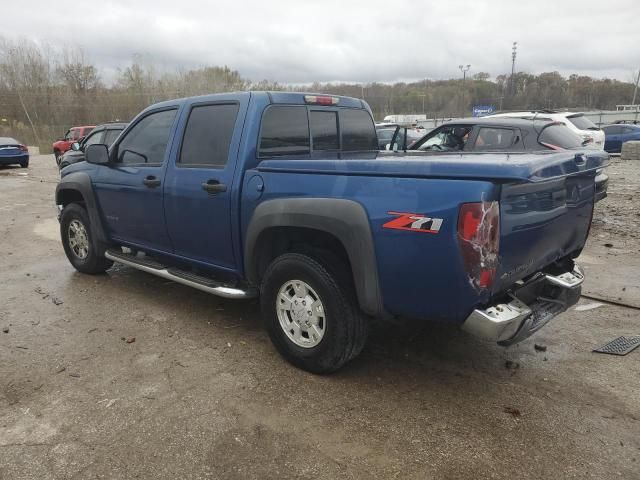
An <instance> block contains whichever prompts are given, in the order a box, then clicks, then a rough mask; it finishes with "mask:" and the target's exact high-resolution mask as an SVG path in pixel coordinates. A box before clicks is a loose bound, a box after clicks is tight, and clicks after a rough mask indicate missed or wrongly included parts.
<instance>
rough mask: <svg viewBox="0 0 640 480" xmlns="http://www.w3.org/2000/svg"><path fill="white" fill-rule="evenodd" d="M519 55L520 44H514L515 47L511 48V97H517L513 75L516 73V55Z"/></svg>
mask: <svg viewBox="0 0 640 480" xmlns="http://www.w3.org/2000/svg"><path fill="white" fill-rule="evenodd" d="M517 54H518V42H513V46H512V47H511V82H510V83H511V96H512V97H513V96H515V94H516V88H515V84H514V83H513V75H514V73H515V71H516V55H517Z"/></svg>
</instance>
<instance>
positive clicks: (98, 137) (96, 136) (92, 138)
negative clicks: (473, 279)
mask: <svg viewBox="0 0 640 480" xmlns="http://www.w3.org/2000/svg"><path fill="white" fill-rule="evenodd" d="M103 137H104V130H101V131H99V132H96V133H93V134H91V135H89V136H88V137H87V139H86V140H85V142H84V146H85V147H87V146H89V145H93V144H95V143H102V138H103Z"/></svg>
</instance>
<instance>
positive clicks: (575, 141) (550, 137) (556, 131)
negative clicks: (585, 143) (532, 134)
mask: <svg viewBox="0 0 640 480" xmlns="http://www.w3.org/2000/svg"><path fill="white" fill-rule="evenodd" d="M538 143H540V144H542V145H544V146H545V147H549V148H553V147H559V148H566V149H571V148H579V147H581V146H582V138H581V137H580V136H579V135H577V134H575V133H573V132H572V131H571V130H569V128H568V127H566V126H565V125H559V124H557V125H556V124H552V125H549V126H548V127H545V128H544V129H543V130H542V132H540V135H538Z"/></svg>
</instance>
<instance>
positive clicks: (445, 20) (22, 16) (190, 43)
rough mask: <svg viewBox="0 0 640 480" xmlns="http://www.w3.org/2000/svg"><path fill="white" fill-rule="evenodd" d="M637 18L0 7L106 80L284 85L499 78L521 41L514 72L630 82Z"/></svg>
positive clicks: (16, 27) (485, 6)
mask: <svg viewBox="0 0 640 480" xmlns="http://www.w3.org/2000/svg"><path fill="white" fill-rule="evenodd" d="M639 16H640V2H637V1H636V0H619V1H617V2H616V3H615V8H612V7H611V5H610V4H608V3H606V2H585V1H584V0H564V1H557V0H555V1H549V0H541V1H537V2H514V1H512V0H491V1H489V0H484V1H482V0H457V1H450V2H443V1H423V2H419V1H416V0H412V1H408V0H395V1H393V2H389V1H382V0H370V1H362V0H351V1H347V0H325V1H322V2H319V1H302V0H297V1H291V0H273V1H260V2H259V1H254V0H240V1H206V0H183V1H181V2H175V1H173V2H166V1H150V0H139V1H138V0H137V1H135V2H134V1H131V0H129V1H125V0H106V1H105V2H101V3H100V4H96V5H92V4H86V3H85V4H84V7H83V8H78V3H77V2H71V1H67V0H62V1H56V2H51V1H50V0H39V1H37V0H23V1H21V2H8V4H6V5H3V18H4V21H3V28H2V34H3V35H4V36H5V37H8V38H18V37H27V38H30V39H33V40H37V41H38V42H40V43H48V44H51V45H54V46H75V45H78V46H81V47H82V48H83V49H84V50H85V52H86V54H87V56H88V58H89V59H90V60H91V61H93V62H94V63H96V64H97V65H98V66H99V68H100V69H101V71H102V73H103V76H105V77H109V76H112V75H113V72H115V71H116V70H117V68H118V67H123V66H125V65H127V64H128V63H129V62H130V60H131V57H132V55H133V54H136V53H138V54H143V55H146V56H147V57H148V58H152V59H153V60H154V62H156V63H158V64H159V66H160V67H161V68H167V69H174V68H190V67H196V66H203V65H211V64H213V65H227V66H229V67H230V68H233V69H237V70H239V71H240V73H241V74H242V75H243V76H245V77H248V78H250V79H252V80H261V79H269V80H277V81H279V82H282V83H306V82H314V81H354V82H372V81H384V82H388V81H395V80H400V79H421V78H432V79H441V78H451V77H456V76H459V73H460V72H459V70H458V65H459V64H471V72H470V73H471V74H473V73H474V72H479V71H485V72H489V73H490V74H491V75H492V76H496V75H499V74H501V73H506V72H509V71H510V70H511V43H512V42H513V41H518V57H517V61H516V65H517V70H519V71H526V72H530V73H540V72H542V71H553V70H558V71H559V72H561V73H562V74H564V75H569V74H571V73H578V74H586V75H592V76H596V77H611V78H618V79H620V80H624V81H629V80H630V78H631V76H632V72H633V70H634V69H637V68H638V66H639V65H637V64H638V63H640V58H639V57H638V55H637V54H635V53H632V52H633V51H634V50H635V45H638V44H639V43H640V30H638V29H637V28H636V27H635V24H634V22H632V21H630V20H631V19H633V18H638V17H639ZM7 19H16V20H17V21H10V22H7ZM632 46H633V47H632Z"/></svg>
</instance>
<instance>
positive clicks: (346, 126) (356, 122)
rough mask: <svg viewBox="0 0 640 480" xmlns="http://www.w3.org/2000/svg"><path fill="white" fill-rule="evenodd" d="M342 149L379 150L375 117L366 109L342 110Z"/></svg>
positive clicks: (355, 150)
mask: <svg viewBox="0 0 640 480" xmlns="http://www.w3.org/2000/svg"><path fill="white" fill-rule="evenodd" d="M340 128H341V129H342V150H343V151H345V152H357V151H368V150H378V137H377V136H376V128H375V125H374V124H373V119H372V118H371V115H369V112H367V111H366V110H355V109H344V110H342V111H341V112H340Z"/></svg>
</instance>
